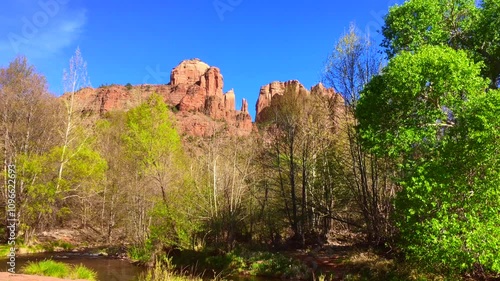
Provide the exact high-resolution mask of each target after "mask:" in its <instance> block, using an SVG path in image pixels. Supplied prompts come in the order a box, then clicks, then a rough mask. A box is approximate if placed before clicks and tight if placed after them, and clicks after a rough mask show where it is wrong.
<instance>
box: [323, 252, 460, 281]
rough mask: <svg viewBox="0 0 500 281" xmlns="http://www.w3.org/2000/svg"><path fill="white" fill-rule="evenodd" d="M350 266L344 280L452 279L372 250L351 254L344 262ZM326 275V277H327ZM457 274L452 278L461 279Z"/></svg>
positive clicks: (437, 280)
mask: <svg viewBox="0 0 500 281" xmlns="http://www.w3.org/2000/svg"><path fill="white" fill-rule="evenodd" d="M343 264H344V265H345V266H346V267H347V268H348V272H349V273H348V274H347V275H346V276H345V277H344V280H360V281H361V280H362V281H364V280H380V281H382V280H384V281H403V280H405V281H406V280H410V281H426V280H434V281H444V280H450V279H448V278H446V277H445V276H442V275H439V274H433V273H429V272H423V271H421V270H419V266H418V265H415V264H411V263H409V262H407V261H396V260H394V259H387V258H385V257H383V256H381V255H379V254H377V253H375V252H373V251H371V250H368V251H357V252H353V253H351V254H350V255H349V257H348V258H347V259H346V260H345V261H344V262H343ZM325 277H326V278H325ZM322 278H323V280H329V278H328V276H322ZM459 279H460V278H459V277H458V276H455V277H454V278H452V279H451V280H459Z"/></svg>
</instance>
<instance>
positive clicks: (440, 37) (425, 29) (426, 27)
mask: <svg viewBox="0 0 500 281" xmlns="http://www.w3.org/2000/svg"><path fill="white" fill-rule="evenodd" d="M476 2H477V1H474V0H440V1H433V0H410V1H406V2H405V3H404V4H403V5H395V6H393V7H391V9H390V10H389V13H388V15H387V16H386V18H385V25H384V27H383V28H382V33H383V34H384V37H385V38H384V41H383V43H382V46H383V47H384V48H385V51H386V53H387V55H388V57H389V58H392V57H393V56H395V55H396V54H397V53H399V52H400V51H412V52H414V51H417V50H418V49H419V48H421V47H423V46H425V45H434V46H449V47H452V48H453V49H456V50H465V51H467V53H468V54H469V55H470V56H471V57H473V58H474V59H475V60H476V62H479V61H482V62H484V63H485V64H484V67H483V69H482V73H483V76H484V77H487V78H489V79H490V81H491V84H490V87H492V88H497V87H498V86H499V83H500V59H499V57H500V56H499V54H500V48H499V47H498V46H500V44H499V42H500V33H499V31H498V30H499V29H498V24H499V23H500V22H499V20H498V16H497V15H498V13H499V12H500V1H498V0H485V1H481V2H480V4H479V5H476Z"/></svg>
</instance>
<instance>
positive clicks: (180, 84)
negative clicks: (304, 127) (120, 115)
mask: <svg viewBox="0 0 500 281" xmlns="http://www.w3.org/2000/svg"><path fill="white" fill-rule="evenodd" d="M287 87H294V88H295V89H296V90H297V91H298V92H300V93H304V94H306V95H308V94H310V93H311V92H315V93H316V92H317V93H320V94H322V95H328V96H331V97H333V96H338V97H340V95H338V94H336V93H335V92H334V91H333V89H327V88H325V87H324V86H323V85H321V84H318V85H316V86H314V87H312V88H311V91H308V90H306V89H305V88H304V86H303V85H302V84H300V83H299V82H298V81H296V80H292V81H288V82H272V83H270V84H269V85H266V86H263V87H262V88H261V89H260V94H259V98H258V101H257V104H256V109H257V111H256V114H257V116H256V122H259V121H260V115H259V114H260V113H261V112H262V110H264V109H265V108H266V107H269V106H270V105H271V101H272V99H273V97H274V96H280V95H283V94H285V93H286V91H285V90H286V89H287ZM223 88H224V79H223V76H222V74H221V72H220V70H219V68H217V67H213V66H209V65H208V64H206V63H204V62H202V61H201V60H199V59H190V60H184V61H182V62H181V63H180V64H179V65H178V66H176V67H175V68H173V69H172V72H171V74H170V83H168V84H166V85H165V84H164V85H150V84H143V85H136V86H128V87H126V86H121V85H111V86H103V87H99V88H84V89H82V90H80V91H78V93H77V94H76V95H75V97H76V100H77V102H78V104H80V105H81V106H82V107H83V110H87V111H92V112H98V113H99V114H104V113H106V112H108V111H115V110H122V111H123V110H128V109H131V108H133V107H135V106H137V105H139V104H140V103H141V102H143V101H145V100H146V99H147V98H148V97H149V96H150V95H151V94H153V93H157V94H159V95H161V96H162V97H163V98H164V100H165V102H166V103H167V104H168V105H169V106H170V107H171V108H175V109H176V110H175V111H177V112H176V114H175V118H176V120H177V124H178V125H179V129H180V130H181V132H182V133H186V134H188V135H193V136H211V135H213V134H214V133H215V132H220V131H222V130H224V131H227V133H229V134H232V135H238V136H246V135H249V134H250V133H251V132H252V131H253V130H256V127H255V126H254V125H253V123H252V118H251V116H250V114H249V113H248V102H247V101H246V100H245V99H243V100H242V103H241V104H242V105H241V108H240V110H236V107H235V104H236V102H235V100H236V97H235V93H234V90H232V89H231V90H230V91H228V92H227V93H224V92H223ZM64 96H66V97H67V94H65V95H64Z"/></svg>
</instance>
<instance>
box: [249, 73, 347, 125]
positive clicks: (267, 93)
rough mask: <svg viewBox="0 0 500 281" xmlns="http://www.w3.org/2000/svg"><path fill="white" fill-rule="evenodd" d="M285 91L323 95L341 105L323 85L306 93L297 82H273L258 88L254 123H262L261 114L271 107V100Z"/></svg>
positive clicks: (341, 101)
mask: <svg viewBox="0 0 500 281" xmlns="http://www.w3.org/2000/svg"><path fill="white" fill-rule="evenodd" d="M287 91H290V92H295V93H298V94H300V95H310V94H314V95H323V96H327V97H328V98H332V99H334V100H335V102H336V103H338V104H339V105H340V104H342V103H343V98H342V97H341V96H340V95H339V94H337V93H336V92H335V90H334V89H332V88H325V86H323V84H321V83H319V84H318V85H315V86H313V87H312V88H311V90H310V91H308V90H307V89H306V88H305V87H304V86H303V85H302V84H301V83H300V82H299V81H297V80H290V81H286V82H277V81H275V82H272V83H270V84H267V85H265V86H262V87H261V88H260V93H259V99H258V100H257V104H256V106H255V107H256V115H257V116H256V118H255V122H257V123H259V122H263V121H264V120H263V119H264V117H263V115H262V112H263V111H264V110H265V109H266V108H268V107H269V106H271V102H272V100H273V98H276V96H282V95H284V94H285V92H287Z"/></svg>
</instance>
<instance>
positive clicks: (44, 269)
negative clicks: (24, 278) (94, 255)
mask: <svg viewBox="0 0 500 281" xmlns="http://www.w3.org/2000/svg"><path fill="white" fill-rule="evenodd" d="M22 271H23V273H26V274H32V275H42V276H50V277H57V278H66V279H84V280H90V281H95V280H96V279H97V273H95V272H94V271H92V270H91V269H88V268H87V267H85V266H83V265H76V266H71V265H68V264H65V263H62V262H56V261H53V260H44V261H40V262H30V263H28V264H27V265H26V266H25V267H24V268H23V269H22Z"/></svg>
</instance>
